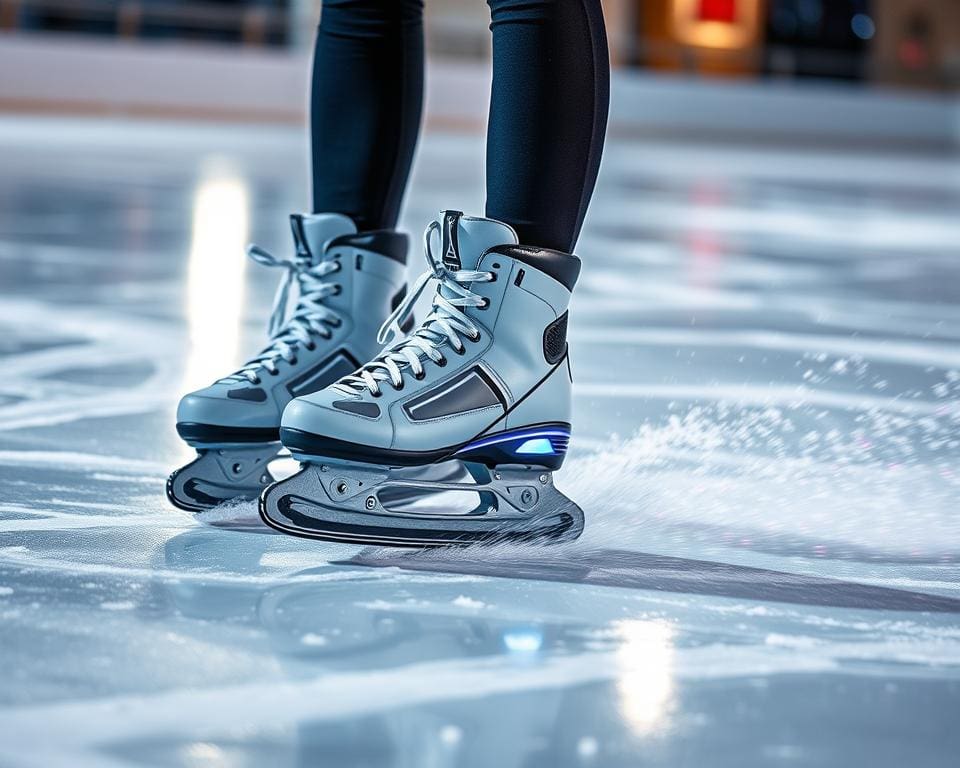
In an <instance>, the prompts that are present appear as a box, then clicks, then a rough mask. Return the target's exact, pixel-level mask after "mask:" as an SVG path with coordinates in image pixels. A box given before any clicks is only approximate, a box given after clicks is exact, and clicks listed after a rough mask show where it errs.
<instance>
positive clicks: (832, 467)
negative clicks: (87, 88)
mask: <svg viewBox="0 0 960 768" xmlns="http://www.w3.org/2000/svg"><path fill="white" fill-rule="evenodd" d="M481 149H482V139H481V137H479V136H469V137H466V136H462V135H443V134H438V133H433V134H430V135H428V136H427V137H426V138H425V140H424V142H423V146H422V149H421V152H420V156H419V161H418V166H417V171H416V177H415V181H414V185H413V188H412V190H411V193H410V195H409V198H408V200H409V202H408V205H407V209H406V214H405V219H404V222H403V223H404V226H405V227H406V228H407V229H408V230H412V231H413V232H414V233H415V234H418V233H419V231H420V228H421V227H422V225H423V224H424V223H425V222H427V221H429V220H430V218H431V217H432V216H434V215H435V213H436V211H437V210H439V209H440V208H443V207H451V206H455V207H458V208H462V209H464V210H468V211H471V210H473V211H479V210H480V206H481V201H482V192H481V186H480V177H479V169H480V168H481V167H482V163H481V160H480V158H481ZM303 151H304V149H303V145H302V141H301V139H300V137H299V136H298V134H297V133H295V132H293V131H288V130H283V129H262V128H258V129H255V130H254V129H237V128H226V127H220V126H212V125H208V126H203V127H176V126H171V125H165V124H149V123H140V124H122V123H101V122H85V121H67V122H64V121H55V120H27V119H10V118H5V119H4V120H2V121H0V167H2V169H3V172H2V173H0V361H2V363H3V373H2V376H0V490H2V496H0V664H2V669H3V670H4V683H3V685H2V686H0V764H2V765H4V766H21V765H23V766H34V765H36V766H51V765H70V766H88V765H90V766H94V765H95V766H104V765H106V766H160V765H164V766H166V765H174V764H182V765H190V766H263V765H270V766H307V765H310V766H315V765H324V766H326V765H329V766H338V767H340V766H398V767H399V766H403V767H406V766H437V767H446V766H470V767H473V766H476V767H478V768H481V767H482V768H487V767H488V766H497V767H498V768H509V767H511V766H516V767H517V768H520V767H521V766H522V767H523V768H530V767H531V766H562V767H564V768H566V767H567V766H570V767H574V766H617V767H619V766H623V767H624V768H627V767H631V768H632V766H637V765H658V766H659V765H662V766H680V765H689V766H730V767H731V768H741V767H742V766H752V765H757V766H760V765H763V766H767V765H793V764H796V765H805V766H809V765H830V766H903V765H910V766H912V767H913V768H916V767H918V766H948V765H955V764H956V759H957V755H958V754H960V730H958V729H957V727H956V725H957V719H958V714H960V588H958V558H960V514H958V511H957V510H958V507H960V504H958V501H960V498H958V496H960V494H958V485H960V470H958V467H960V444H958V441H960V404H958V399H960V283H958V278H960V252H958V243H960V217H958V216H957V210H958V207H960V165H958V162H957V159H956V158H950V157H942V156H935V155H912V156H895V155H894V156H890V155H888V156H882V155H877V154H871V153H868V152H866V151H855V150H853V151H850V150H847V151H825V150H812V149H809V148H795V149H790V148H786V149H783V148H774V147H762V146H760V147H737V146H729V145H727V146H719V145H718V146H710V145H703V144H692V143H676V144H671V143H644V142H634V141H625V140H622V139H619V140H617V139H615V140H613V141H612V142H611V145H610V149H609V152H608V154H607V156H606V158H605V165H604V169H603V172H602V176H601V181H600V185H599V187H598V190H597V196H596V200H595V203H594V206H593V210H592V213H591V217H590V219H589V221H588V223H587V227H586V229H585V231H584V235H583V238H582V241H581V243H580V245H579V248H578V253H580V254H581V256H582V257H583V259H584V269H583V274H582V277H581V280H580V284H579V286H578V289H577V293H576V295H575V298H574V303H573V307H572V310H571V338H570V343H571V349H572V360H573V373H574V378H575V382H576V384H575V391H574V398H575V409H574V410H575V412H574V420H573V423H574V430H573V440H572V443H571V448H570V454H569V456H568V458H567V461H566V463H565V465H564V468H563V470H562V471H561V472H560V473H558V475H557V478H558V484H559V486H560V487H561V489H562V490H564V492H566V493H568V494H569V495H570V496H571V497H572V498H573V499H575V500H576V501H577V502H578V503H579V504H580V505H581V506H583V508H584V509H585V511H586V513H587V530H586V532H585V533H584V536H583V538H582V539H581V540H580V541H579V542H577V544H576V545H573V546H570V547H567V548H565V549H553V550H542V551H541V550H525V549H512V550H500V551H496V552H482V553H480V552H474V551H466V552H446V553H440V554H436V553H430V554H423V553H417V552H413V553H409V552H408V553H402V552H401V553H397V552H384V551H376V550H361V549H359V548H356V547H349V546H339V547H338V546H327V545H322V544H318V543H316V542H311V541H304V540H299V539H295V538H289V537H284V536H279V535H269V534H267V533H265V532H264V530H263V529H262V528H260V527H259V526H258V525H257V521H256V516H255V512H254V509H253V505H252V504H245V505H240V506H238V507H236V508H233V509H227V510H223V509H219V510H216V511H215V512H214V513H213V514H212V515H211V519H212V521H213V522H214V523H215V524H216V525H200V524H198V523H197V522H196V521H195V520H194V519H193V518H192V517H191V516H190V515H188V514H185V513H181V512H178V511H177V510H175V509H173V508H171V507H170V506H169V505H168V504H167V502H166V500H165V498H164V492H163V488H164V486H163V483H164V479H165V476H166V474H167V472H168V471H169V470H170V469H171V468H173V467H175V466H177V465H179V464H181V463H182V462H183V460H184V459H186V458H188V457H189V456H190V454H191V452H190V451H189V449H187V448H186V447H185V446H183V445H182V444H181V443H180V441H179V440H178V439H177V437H176V434H175V432H174V408H175V405H176V402H177V399H178V397H179V396H180V394H182V393H183V392H184V391H187V390H188V389H190V388H191V387H194V386H199V385H201V384H203V383H206V382H207V381H209V380H210V379H212V378H213V377H214V376H216V375H222V374H223V373H225V369H226V368H229V367H230V366H231V365H232V364H233V363H235V362H238V361H239V360H240V358H241V355H242V353H241V350H248V351H253V349H254V348H255V347H256V346H257V345H258V344H259V343H260V340H261V338H262V337H261V335H260V334H261V333H262V330H261V329H262V327H263V323H264V320H265V317H266V314H267V310H268V306H269V298H270V294H271V293H272V290H273V286H274V279H275V275H273V274H272V273H270V272H268V271H266V270H259V269H257V268H255V267H252V266H250V267H248V266H247V265H246V264H245V259H244V256H243V253H242V245H243V242H244V241H245V240H246V239H247V238H248V237H252V239H255V240H256V241H257V242H260V243H261V244H263V245H264V246H266V247H268V248H271V249H277V251H278V252H283V251H282V249H284V248H286V247H287V232H286V227H287V222H286V214H287V212H288V211H290V210H296V209H298V208H300V207H301V205H302V203H303V200H304V197H305V196H304V194H302V192H301V190H303V189H305V182H303V179H304V173H303V168H302V162H301V160H302V158H303V156H304V155H303ZM465 180H467V181H466V182H465ZM247 222H249V223H250V225H251V226H252V230H253V231H252V232H250V233H247V232H245V231H244V230H245V228H246V227H247ZM413 263H417V264H418V265H419V262H418V260H416V259H414V260H413Z"/></svg>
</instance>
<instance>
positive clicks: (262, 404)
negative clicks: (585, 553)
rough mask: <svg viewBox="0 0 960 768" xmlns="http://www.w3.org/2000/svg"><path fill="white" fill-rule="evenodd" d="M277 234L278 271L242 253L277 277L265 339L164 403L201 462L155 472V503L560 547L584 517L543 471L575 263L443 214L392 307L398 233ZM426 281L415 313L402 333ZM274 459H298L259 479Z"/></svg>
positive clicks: (364, 532) (400, 274) (399, 276)
mask: <svg viewBox="0 0 960 768" xmlns="http://www.w3.org/2000/svg"><path fill="white" fill-rule="evenodd" d="M291 224H292V229H293V236H294V244H295V246H296V256H295V259H294V260H293V261H290V262H288V261H281V260H277V259H275V258H274V257H272V256H270V255H269V254H268V253H266V252H265V251H263V250H261V249H259V248H256V247H251V249H250V255H251V256H252V257H253V258H254V259H255V260H257V261H259V262H260V263H263V264H266V265H276V266H281V267H283V268H284V269H286V270H287V275H286V278H285V280H284V281H283V283H282V285H281V290H280V291H279V292H278V301H277V304H276V306H275V307H274V314H273V317H272V319H271V327H270V334H271V341H270V344H269V345H268V346H267V347H266V348H265V349H264V350H263V351H262V352H261V353H260V354H259V355H258V356H257V357H255V358H253V359H252V360H251V361H250V362H248V363H247V364H246V365H244V366H243V368H241V369H240V370H239V371H237V372H236V373H233V374H231V375H230V376H227V377H226V378H223V379H220V380H219V381H217V382H215V383H214V384H213V385H212V386H210V387H207V388H205V389H201V390H198V391H196V392H192V393H190V394H188V395H186V396H185V397H184V398H183V399H182V400H181V402H180V406H179V408H178V411H177V431H178V432H179V434H180V436H181V437H182V438H183V439H184V440H185V441H186V442H187V443H188V444H190V445H191V446H193V447H195V448H196V449H197V451H198V453H199V456H198V458H197V459H196V460H195V461H193V462H191V463H190V464H188V465H186V466H185V467H183V468H182V469H179V470H177V471H176V472H174V473H173V474H172V475H171V476H170V479H169V480H168V483H167V495H168V496H169V498H170V500H171V501H172V502H173V503H174V504H175V505H177V506H178V507H181V508H183V509H187V510H191V511H197V512H199V511H202V510H204V509H208V508H210V507H213V506H215V505H217V504H219V503H221V502H224V501H227V500H229V499H234V498H254V497H256V496H258V495H259V499H260V502H259V503H260V516H261V517H262V518H263V520H264V522H266V523H267V524H268V525H270V526H272V527H273V528H276V529H278V530H281V531H285V532H287V533H292V534H296V535H301V536H308V537H313V538H320V539H327V540H335V541H347V542H357V543H372V544H393V545H407V546H422V545H437V544H468V543H473V542H480V541H484V542H489V541H504V540H524V541H536V540H561V541H565V540H570V539H573V538H576V537H577V536H578V535H579V534H580V532H581V530H582V529H583V513H582V511H581V510H580V508H579V507H578V506H577V505H576V504H574V503H573V502H572V501H570V500H569V499H568V498H567V497H566V496H564V495H563V494H561V493H560V492H559V491H558V490H557V489H556V488H555V487H554V486H553V482H552V473H553V472H554V470H557V469H559V468H560V465H561V464H562V463H563V458H564V455H565V453H566V450H567V444H568V441H569V438H570V387H571V378H570V369H569V363H568V359H567V344H566V327H567V305H568V302H569V299H570V293H571V290H572V289H573V286H574V283H575V282H576V279H577V276H578V274H579V271H580V262H579V260H578V259H577V257H576V256H574V255H572V254H566V253H561V252H559V251H552V250H548V249H543V248H531V247H525V246H522V245H520V244H519V243H518V240H517V236H516V233H515V232H514V231H513V229H512V228H511V227H509V226H508V225H506V224H503V223H501V222H498V221H494V220H492V219H484V218H473V217H468V216H464V215H463V214H461V213H459V212H457V211H444V212H442V213H441V216H440V219H439V220H438V221H435V222H433V223H432V224H431V225H430V226H429V227H428V228H427V231H426V234H425V236H424V240H425V246H424V247H425V251H426V257H427V262H428V264H429V270H428V271H427V272H426V273H425V274H424V275H423V276H421V277H420V278H419V280H418V281H417V283H416V284H415V286H414V287H413V289H412V290H411V291H409V292H408V291H407V290H406V284H405V272H406V252H407V239H406V237H405V236H404V235H401V234H399V233H396V232H392V231H377V232H360V233H358V232H357V231H356V228H355V226H354V224H353V222H352V221H351V220H350V219H349V218H347V217H345V216H341V215H338V214H316V215H310V216H306V215H303V216H301V215H294V216H292V217H291ZM432 283H435V284H436V293H435V294H434V297H433V304H432V308H431V311H430V313H429V314H428V315H427V317H426V318H425V319H424V320H423V322H422V323H421V324H420V325H419V327H417V328H416V330H414V331H413V332H412V333H411V334H410V335H408V336H403V333H404V332H405V331H407V330H409V327H408V325H410V326H412V318H411V316H412V311H413V306H414V303H415V302H416V300H417V297H418V296H420V294H421V293H422V292H423V291H424V289H425V288H426V287H427V286H428V285H430V284H432ZM293 287H296V288H297V289H298V294H299V295H298V300H297V303H296V306H295V307H294V309H293V310H292V312H287V311H286V304H287V298H288V296H289V292H290V289H291V288H293ZM384 318H386V320H385V321H384ZM381 323H382V325H381ZM388 338H389V342H390V343H389V344H388V346H386V347H385V348H383V349H382V350H381V347H382V345H383V344H384V343H385V342H387V341H388ZM368 360H369V361H370V362H367V363H366V364H364V365H361V363H363V362H364V361H368ZM283 447H285V448H287V449H288V450H289V451H290V453H291V454H292V455H293V457H294V458H296V459H298V460H299V461H300V462H301V463H302V464H301V469H300V471H299V472H298V473H297V474H295V475H293V476H292V477H289V478H287V479H285V480H282V481H279V482H276V481H275V479H274V477H273V476H272V475H271V474H270V470H269V467H268V465H269V463H270V461H271V460H272V459H274V458H276V456H277V454H278V453H279V452H280V450H281V448H283ZM448 492H449V493H448ZM467 494H471V495H470V496H467ZM463 498H468V499H470V503H469V504H468V505H466V506H464V505H463V504H462V503H461V500H462V499H463Z"/></svg>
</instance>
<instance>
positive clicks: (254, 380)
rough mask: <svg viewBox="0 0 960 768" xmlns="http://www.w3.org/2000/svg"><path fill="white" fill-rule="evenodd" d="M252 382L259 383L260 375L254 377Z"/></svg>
mask: <svg viewBox="0 0 960 768" xmlns="http://www.w3.org/2000/svg"><path fill="white" fill-rule="evenodd" d="M253 383H254V384H260V383H261V382H260V377H259V376H256V377H254V379H253Z"/></svg>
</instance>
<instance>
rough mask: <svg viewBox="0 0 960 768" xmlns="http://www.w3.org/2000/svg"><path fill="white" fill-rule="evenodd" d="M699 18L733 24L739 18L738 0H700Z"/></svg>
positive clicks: (700, 19)
mask: <svg viewBox="0 0 960 768" xmlns="http://www.w3.org/2000/svg"><path fill="white" fill-rule="evenodd" d="M697 20H698V21H719V22H723V23H725V24H733V23H735V22H736V20H737V0H700V4H699V8H698V9H697Z"/></svg>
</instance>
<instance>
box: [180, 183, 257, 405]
mask: <svg viewBox="0 0 960 768" xmlns="http://www.w3.org/2000/svg"><path fill="white" fill-rule="evenodd" d="M248 197H249V195H248V191H247V185H246V182H245V181H244V180H243V179H242V178H240V177H239V176H237V175H235V174H233V173H232V172H230V171H229V170H227V169H226V168H223V167H220V166H219V165H215V166H214V167H211V168H210V169H208V170H207V172H206V174H205V175H204V177H203V178H202V179H201V180H200V183H199V185H198V186H197V190H196V192H195V194H194V199H193V223H192V226H191V231H192V234H191V241H190V256H189V261H188V263H187V270H188V271H187V285H186V294H187V305H186V315H187V322H188V324H189V328H190V347H189V353H188V356H187V362H186V365H185V371H184V376H183V386H182V387H181V390H182V391H184V392H186V391H189V390H191V389H196V388H197V387H203V386H206V385H208V384H209V383H210V382H212V381H214V380H215V379H217V378H219V377H220V376H223V375H224V374H225V372H227V371H229V370H230V369H231V368H232V367H233V366H234V365H235V364H236V362H237V355H238V352H239V340H240V330H241V323H242V320H243V312H244V300H245V294H246V290H245V289H246V285H245V279H244V278H245V274H246V259H245V258H244V256H243V249H244V247H245V246H246V244H247V241H248V239H249V229H250V225H249V216H250V210H249V209H250V204H249V200H248Z"/></svg>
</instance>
